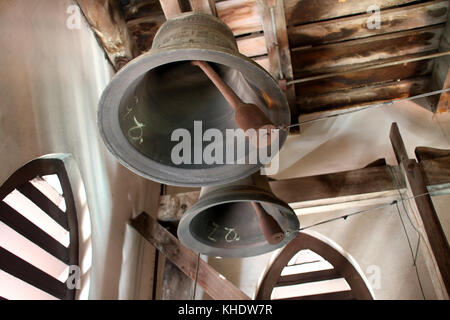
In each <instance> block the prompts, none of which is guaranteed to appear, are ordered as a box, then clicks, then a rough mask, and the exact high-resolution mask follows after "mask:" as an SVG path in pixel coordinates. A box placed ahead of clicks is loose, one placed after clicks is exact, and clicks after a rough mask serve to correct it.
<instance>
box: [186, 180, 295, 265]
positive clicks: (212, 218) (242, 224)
mask: <svg viewBox="0 0 450 320" xmlns="http://www.w3.org/2000/svg"><path fill="white" fill-rule="evenodd" d="M299 227H300V224H299V221H298V218H297V216H296V215H295V213H294V211H293V210H292V209H291V207H289V205H288V204H286V203H285V202H283V201H281V200H280V199H278V198H277V197H276V196H275V195H274V194H273V193H272V191H271V190H270V186H269V183H268V180H267V177H266V176H262V175H260V174H259V173H257V174H254V175H252V176H250V177H247V178H245V179H242V180H239V181H236V182H234V183H230V184H227V185H221V186H214V187H204V188H202V189H201V192H200V198H199V200H198V201H197V203H196V204H195V205H193V206H192V207H191V208H190V209H189V210H188V211H187V212H186V213H185V214H184V216H183V218H182V219H181V221H180V224H179V226H178V238H179V239H180V241H181V242H182V243H183V244H184V245H185V246H186V247H188V248H190V249H192V250H194V251H196V252H199V253H202V254H205V255H208V256H215V257H236V258H243V257H250V256H256V255H260V254H263V253H267V252H270V251H273V250H275V249H278V248H280V247H282V246H284V245H286V244H287V243H288V242H290V241H291V240H292V239H294V238H295V236H296V234H297V232H298V229H299Z"/></svg>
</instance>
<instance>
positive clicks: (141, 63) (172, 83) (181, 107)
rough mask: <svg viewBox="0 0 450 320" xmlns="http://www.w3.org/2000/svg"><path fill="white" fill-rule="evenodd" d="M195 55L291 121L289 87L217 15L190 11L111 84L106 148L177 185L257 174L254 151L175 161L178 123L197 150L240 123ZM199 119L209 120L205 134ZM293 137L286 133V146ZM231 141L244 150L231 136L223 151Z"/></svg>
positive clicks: (277, 121) (103, 115)
mask: <svg viewBox="0 0 450 320" xmlns="http://www.w3.org/2000/svg"><path fill="white" fill-rule="evenodd" d="M192 61H206V62H208V63H209V65H210V66H211V67H212V68H213V69H214V70H215V71H216V72H217V74H219V76H220V78H221V79H223V80H224V81H225V82H226V83H227V84H228V85H229V86H230V87H231V89H232V90H233V91H234V92H235V93H236V94H237V95H238V96H239V97H240V99H242V101H243V102H245V103H247V104H254V105H256V106H257V107H259V108H260V109H261V110H262V111H263V113H264V115H265V116H267V119H269V120H270V122H271V123H272V124H273V125H274V126H282V125H288V124H290V113H289V107H288V104H287V101H286V98H285V96H284V94H283V92H282V91H281V89H280V88H279V86H278V85H277V83H276V81H275V80H274V79H273V78H272V77H271V76H270V75H269V74H268V73H267V72H266V71H265V70H264V69H263V68H262V67H260V66H259V65H258V64H256V63H255V62H254V61H253V60H251V59H249V58H247V57H245V56H243V55H242V54H240V53H239V52H238V49H237V45H236V41H235V38H234V36H233V34H232V32H231V30H230V29H229V28H228V27H227V26H226V25H225V24H224V23H223V22H221V21H220V20H219V19H217V18H215V17H213V16H211V15H206V14H200V13H187V14H183V15H181V16H179V17H177V18H174V19H170V20H168V21H167V22H166V23H164V24H163V26H162V27H161V28H160V30H159V31H158V33H157V34H156V36H155V38H154V41H153V46H152V49H151V50H150V51H149V52H148V53H146V54H144V55H142V56H140V57H138V58H136V59H134V60H133V61H131V62H130V63H129V64H128V65H126V66H125V67H124V68H123V69H122V70H120V71H119V72H118V73H117V74H116V76H115V77H114V78H113V80H112V81H111V83H110V84H109V85H108V87H107V88H106V89H105V91H104V93H103V95H102V98H101V100H100V105H99V112H98V125H99V128H100V132H101V135H102V137H103V139H104V141H105V144H106V146H107V147H108V149H109V150H110V151H111V152H112V153H113V154H114V155H115V156H116V157H117V158H118V159H119V160H120V161H121V162H122V164H124V165H125V166H126V167H128V168H129V169H131V170H133V171H134V172H136V173H138V174H140V175H142V176H144V177H147V178H149V179H152V180H156V181H159V182H162V183H166V184H170V185H181V186H210V185H218V184H224V183H230V182H232V181H236V180H239V179H242V178H244V177H247V176H249V175H251V174H253V173H255V172H256V171H258V170H259V169H260V168H261V167H262V166H263V164H262V163H259V162H258V163H251V162H250V161H246V159H247V158H248V157H249V154H248V150H247V149H246V151H245V152H244V153H239V152H237V151H236V152H235V153H234V156H235V158H236V159H235V160H236V161H235V162H234V164H230V163H229V162H225V161H224V163H220V162H215V163H213V164H206V163H205V162H203V161H197V160H198V159H196V158H195V152H192V155H190V159H191V161H188V162H184V163H181V164H175V163H174V161H173V158H172V151H173V150H174V147H175V146H176V145H177V144H178V141H171V140H172V134H173V132H174V131H175V130H176V129H180V128H182V129H186V130H187V131H188V132H189V133H190V134H191V136H192V141H191V142H190V144H191V149H192V150H203V149H204V148H205V147H206V146H207V145H208V142H205V141H203V139H201V137H198V135H199V134H200V135H201V134H202V132H205V131H207V130H208V129H213V128H215V129H218V130H219V131H220V132H222V133H223V136H225V135H226V133H225V131H226V129H235V128H238V124H237V123H236V121H235V119H234V110H233V109H232V108H230V105H229V104H228V103H227V101H226V100H225V99H224V97H223V96H222V94H221V93H220V92H219V90H217V88H216V87H215V85H214V84H213V83H212V82H211V80H210V79H209V78H208V77H207V76H206V75H205V73H204V72H203V71H202V70H201V69H200V68H199V67H197V66H195V65H193V64H192ZM195 121H201V123H202V132H200V133H199V132H198V130H197V129H198V128H197V129H196V127H195V125H194V122H195ZM286 137H287V132H285V131H280V139H279V147H281V146H282V144H283V142H284V141H285V139H286ZM230 143H233V144H232V145H230ZM230 146H231V147H230ZM228 147H230V148H235V150H236V148H237V146H236V145H235V144H234V141H229V140H227V141H226V143H225V145H224V147H223V150H227V148H228ZM200 152H201V151H200ZM269 153H270V152H268V154H269ZM272 156H273V155H272ZM239 157H240V159H241V160H242V159H244V158H245V159H244V161H241V162H239V159H238V158H239ZM237 163H240V164H237Z"/></svg>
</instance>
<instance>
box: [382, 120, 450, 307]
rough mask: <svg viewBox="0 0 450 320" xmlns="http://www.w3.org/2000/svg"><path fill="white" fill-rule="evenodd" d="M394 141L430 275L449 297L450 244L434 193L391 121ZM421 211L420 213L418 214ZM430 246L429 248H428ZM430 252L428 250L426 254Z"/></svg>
mask: <svg viewBox="0 0 450 320" xmlns="http://www.w3.org/2000/svg"><path fill="white" fill-rule="evenodd" d="M390 139H391V144H392V147H393V149H394V153H395V156H396V158H397V161H398V163H399V165H400V168H401V171H402V173H403V175H404V177H405V180H406V182H407V187H408V190H409V192H410V194H411V196H412V197H414V200H413V201H411V204H412V205H413V208H414V210H412V211H413V214H415V215H416V220H417V221H418V223H419V228H418V229H419V230H421V231H422V238H424V240H425V241H424V242H425V246H422V247H426V248H425V250H424V251H423V252H425V257H429V259H426V260H427V261H426V262H427V266H428V269H429V271H430V275H431V279H432V282H433V285H434V288H435V291H436V294H437V296H438V298H441V299H448V298H449V292H450V248H449V245H448V241H447V238H446V237H445V234H444V231H443V229H442V226H441V223H440V222H439V218H438V216H437V214H436V211H435V209H434V207H433V203H432V201H431V197H430V196H429V195H428V194H427V193H428V191H427V187H426V182H425V180H424V177H423V175H422V171H421V168H420V166H419V164H418V163H417V162H416V161H415V160H412V159H409V157H408V154H407V152H406V148H405V145H404V143H403V140H402V137H401V135H400V131H399V129H398V126H397V124H396V123H393V124H392V127H391V133H390ZM416 213H418V214H416ZM427 249H428V252H427ZM427 253H428V254H427Z"/></svg>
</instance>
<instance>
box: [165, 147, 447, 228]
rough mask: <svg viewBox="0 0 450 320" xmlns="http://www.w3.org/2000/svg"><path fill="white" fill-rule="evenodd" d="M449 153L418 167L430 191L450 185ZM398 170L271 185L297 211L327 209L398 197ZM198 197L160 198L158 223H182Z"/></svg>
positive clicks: (371, 169) (380, 165)
mask: <svg viewBox="0 0 450 320" xmlns="http://www.w3.org/2000/svg"><path fill="white" fill-rule="evenodd" d="M422 150H423V149H422ZM447 153H450V151H448V150H441V151H440V152H439V155H440V157H438V155H436V153H433V154H432V155H436V158H434V157H432V155H431V154H430V151H428V153H427V154H428V158H427V159H424V160H423V161H422V162H421V163H420V164H419V165H420V168H421V170H422V172H423V175H424V179H425V184H426V186H427V188H428V189H429V190H433V189H439V188H440V189H441V188H442V186H445V185H450V156H449V157H447V156H445V155H446V154H447ZM399 170H400V169H399V167H397V166H394V167H387V166H385V165H384V162H383V161H382V160H381V161H380V160H377V161H376V162H374V163H371V164H369V165H368V166H366V167H365V168H362V169H357V170H350V171H343V172H336V173H330V174H324V175H317V176H310V177H301V178H293V179H285V180H273V181H270V182H269V185H270V187H271V189H272V191H273V193H274V194H275V195H276V196H277V197H278V198H280V199H281V200H283V201H284V202H286V203H289V204H291V206H293V207H295V208H299V207H304V205H305V206H306V205H311V206H313V205H327V204H329V202H332V201H331V200H332V199H334V200H333V201H334V202H333V204H334V203H335V202H336V200H339V201H340V200H343V199H344V200H345V201H360V200H362V199H369V200H370V201H372V202H373V201H374V199H373V198H376V197H386V196H389V197H391V196H392V194H391V191H394V193H393V194H396V193H397V192H396V190H397V188H400V189H404V188H406V183H405V181H404V178H403V176H402V175H401V174H400V171H399ZM392 173H394V175H395V176H396V178H397V179H400V180H398V181H396V183H394V181H393V177H392ZM199 194H200V192H199V191H193V192H185V193H179V194H172V195H164V196H161V198H160V207H159V210H158V214H157V216H158V220H161V221H179V220H180V219H181V217H182V215H183V214H184V213H185V212H186V210H188V209H189V208H190V207H191V206H192V205H193V204H194V203H195V202H196V201H197V200H198V197H199ZM328 200H330V201H328ZM303 204H304V205H303Z"/></svg>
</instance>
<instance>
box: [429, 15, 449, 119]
mask: <svg viewBox="0 0 450 320" xmlns="http://www.w3.org/2000/svg"><path fill="white" fill-rule="evenodd" d="M439 51H441V52H445V51H450V12H449V13H448V18H447V25H446V26H445V30H444V32H443V34H442V38H441V42H440V44H439ZM448 88H450V56H445V57H440V58H438V59H436V61H435V64H434V69H433V74H432V76H431V86H430V91H434V90H441V89H448ZM449 101H450V92H449V91H447V92H443V93H442V94H440V95H438V96H436V97H431V98H430V99H429V102H430V103H431V110H432V111H433V112H450V105H449Z"/></svg>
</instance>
